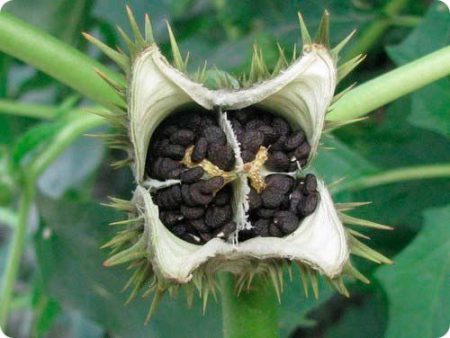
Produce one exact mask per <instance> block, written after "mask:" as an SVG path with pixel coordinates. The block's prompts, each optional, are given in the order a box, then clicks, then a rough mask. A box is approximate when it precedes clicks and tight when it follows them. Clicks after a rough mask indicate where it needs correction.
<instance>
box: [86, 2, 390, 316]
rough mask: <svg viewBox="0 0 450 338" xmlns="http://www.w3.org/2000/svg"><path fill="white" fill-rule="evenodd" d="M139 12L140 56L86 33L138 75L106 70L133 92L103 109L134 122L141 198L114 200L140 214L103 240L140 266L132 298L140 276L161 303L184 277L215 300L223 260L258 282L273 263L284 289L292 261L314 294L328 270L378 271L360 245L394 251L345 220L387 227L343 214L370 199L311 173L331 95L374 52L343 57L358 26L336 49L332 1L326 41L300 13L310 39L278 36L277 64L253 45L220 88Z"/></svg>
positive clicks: (132, 145) (132, 151)
mask: <svg viewBox="0 0 450 338" xmlns="http://www.w3.org/2000/svg"><path fill="white" fill-rule="evenodd" d="M128 16H129V19H130V23H131V28H132V31H133V34H134V38H133V39H130V38H129V37H128V36H126V35H125V33H123V31H122V30H120V34H121V35H122V36H123V38H124V40H125V43H126V44H127V45H128V48H129V54H128V55H127V54H125V53H124V52H123V51H122V50H119V51H116V50H113V49H111V48H109V47H107V46H106V45H104V44H103V43H101V42H100V41H98V40H96V39H94V38H93V37H91V36H87V38H88V39H89V40H90V41H91V42H93V43H94V44H95V45H96V46H97V47H99V48H100V49H101V50H102V51H104V52H105V53H106V55H108V56H109V57H110V58H111V59H113V60H114V61H115V62H116V63H117V64H118V65H119V67H121V68H122V69H123V70H124V73H125V75H126V77H127V79H128V82H127V84H126V85H124V84H122V83H117V82H116V81H114V80H112V79H109V78H108V77H106V76H105V75H103V74H100V75H102V76H103V77H104V79H105V80H106V81H107V82H108V83H109V84H110V85H111V86H112V87H113V88H114V89H116V90H117V92H118V93H119V95H120V96H121V97H122V98H123V106H120V107H117V109H116V110H115V111H113V112H108V113H104V114H103V116H104V117H106V118H109V119H110V120H111V121H112V122H113V123H114V125H115V126H118V128H121V127H123V126H126V128H124V129H121V130H122V132H123V134H122V135H121V136H120V140H121V142H123V145H124V147H125V148H127V149H129V153H128V155H129V158H128V159H126V160H124V161H121V162H120V163H119V164H125V163H131V166H132V169H133V173H134V178H135V181H136V182H137V186H136V189H135V191H134V196H133V198H132V200H131V201H123V200H119V199H113V201H112V206H113V207H115V208H117V209H120V210H123V211H125V212H126V213H127V214H128V219H127V220H125V221H121V222H118V224H122V225H124V227H125V228H124V230H123V231H120V232H118V234H117V235H116V237H114V238H113V239H112V240H111V241H110V242H109V243H107V244H106V245H105V246H106V247H110V248H112V249H113V255H112V257H110V258H109V259H108V260H107V261H106V262H105V266H113V265H117V264H122V263H128V264H130V265H131V267H132V268H134V269H135V271H136V272H135V273H134V274H133V275H132V276H131V278H130V281H129V283H128V284H127V285H128V286H132V287H133V291H132V296H131V298H132V297H134V296H135V295H136V293H137V292H138V290H139V289H141V288H149V289H148V290H146V291H145V294H150V293H151V292H154V293H155V296H154V301H153V304H152V307H151V310H150V314H149V315H151V314H152V313H153V311H154V310H155V308H156V304H157V303H158V301H159V300H160V299H161V296H162V295H163V294H164V293H165V292H169V293H170V294H175V293H176V290H177V289H178V288H180V287H182V286H185V287H186V291H187V295H188V299H191V298H192V296H193V293H194V289H198V290H199V291H200V292H199V293H200V295H201V296H202V297H203V299H204V302H205V304H206V301H207V299H208V294H209V293H210V292H214V291H215V290H214V289H215V287H216V283H215V275H216V273H217V272H221V271H230V272H232V273H233V274H235V275H236V281H237V290H241V289H242V288H243V287H244V286H246V287H250V285H251V282H252V280H253V277H254V275H255V274H256V273H263V274H266V275H269V276H270V277H271V278H270V280H272V281H273V283H274V286H275V290H276V291H277V293H278V294H279V292H280V291H281V287H280V280H281V279H282V275H283V274H282V267H283V265H284V264H286V263H291V262H294V263H296V264H297V265H298V266H299V267H300V268H301V270H302V273H305V274H306V275H307V276H308V278H306V279H305V280H304V283H306V284H305V286H306V287H307V284H308V283H310V284H311V285H312V287H313V290H314V292H315V293H317V276H318V275H322V276H324V277H325V278H327V279H328V280H329V281H330V283H331V284H332V285H334V286H335V287H336V289H337V290H338V291H339V292H341V293H342V294H345V295H347V294H348V292H347V289H346V288H345V286H344V284H343V276H345V275H347V276H351V277H354V278H357V279H360V280H362V281H363V282H368V281H367V279H366V278H365V277H364V276H363V275H362V274H361V273H360V272H359V271H358V270H356V268H354V267H353V265H352V264H351V262H350V254H354V255H357V256H361V257H364V258H366V259H369V260H372V261H374V262H377V263H390V260H389V259H387V258H386V257H384V256H383V255H381V254H379V253H377V252H376V251H374V250H372V249H370V248H369V247H368V246H366V245H365V244H363V243H362V242H361V241H360V240H359V239H357V238H358V237H365V236H362V235H360V234H359V233H358V232H357V231H355V230H353V229H350V228H347V227H345V226H344V225H343V223H347V224H350V225H361V226H366V227H372V228H378V229H388V227H386V226H383V225H379V224H376V223H372V222H369V221H364V220H360V219H356V218H353V217H351V216H348V215H346V214H344V213H343V212H344V211H346V210H350V209H352V208H354V207H356V206H358V205H361V204H360V203H345V204H342V205H335V204H334V203H333V201H332V199H331V196H330V193H329V192H328V189H327V188H326V186H325V183H324V182H323V181H322V180H321V179H317V176H316V175H315V174H308V175H306V177H305V173H304V172H303V170H304V169H305V168H307V167H308V165H309V164H310V163H311V161H312V160H313V159H314V156H315V154H316V152H317V150H318V147H319V140H320V138H321V135H322V132H323V130H324V128H325V127H326V125H325V115H326V113H327V112H328V111H329V107H330V105H331V104H332V103H333V101H335V100H337V99H339V97H340V95H337V96H336V97H334V98H333V95H334V92H335V88H336V85H337V83H338V82H339V81H340V80H341V79H342V78H343V77H344V76H346V75H347V74H348V73H349V72H350V71H351V70H352V69H353V68H354V67H356V65H357V64H358V63H359V62H360V61H361V60H362V57H361V56H358V57H356V58H354V59H352V60H350V61H348V62H347V63H344V64H342V65H338V61H339V52H340V51H341V49H342V48H343V47H344V45H345V44H346V43H347V42H348V40H349V39H350V36H351V35H350V36H349V37H348V38H346V39H345V40H344V41H343V42H341V43H340V44H338V45H337V46H336V47H334V48H333V49H330V48H329V45H328V25H329V23H328V20H329V18H328V13H326V12H325V14H324V16H323V18H322V21H321V23H320V26H319V32H318V34H317V38H316V39H315V40H314V41H313V40H312V39H311V37H310V34H309V32H308V30H307V29H306V26H305V24H304V22H303V19H302V17H301V16H299V19H300V30H301V33H302V38H303V48H302V52H301V54H300V55H299V56H297V54H296V53H295V52H294V55H293V57H292V61H291V60H290V58H288V57H287V56H286V55H285V54H284V52H283V50H282V49H281V48H280V57H279V60H278V62H277V64H276V65H275V67H274V68H273V70H272V71H271V72H269V70H268V67H267V66H266V64H265V62H264V59H263V56H262V51H261V49H259V48H258V47H255V49H254V55H253V58H252V65H251V69H250V72H249V74H246V75H244V76H243V77H242V78H241V79H240V80H239V79H233V78H232V77H231V76H229V75H227V76H225V75H223V76H222V75H221V74H222V73H219V75H218V76H217V78H218V79H219V83H218V87H219V89H214V90H213V89H209V88H207V87H206V86H205V85H204V83H205V80H206V74H207V73H206V70H205V69H202V70H200V71H199V72H198V73H197V74H196V75H194V76H189V75H188V74H186V69H187V58H186V59H183V57H182V56H181V54H180V51H179V48H178V45H177V43H176V40H175V37H174V35H173V33H172V30H171V28H170V26H169V27H168V30H169V37H170V43H171V46H172V54H173V62H172V63H169V62H168V61H167V59H166V58H165V57H164V56H163V55H162V54H161V52H160V50H159V48H158V46H157V45H156V43H155V42H154V39H153V34H152V26H151V23H150V19H149V17H148V16H146V17H145V34H144V36H143V35H142V34H141V33H140V31H139V29H138V25H137V23H136V21H135V18H134V16H133V14H132V12H131V11H130V10H129V9H128ZM186 107H189V108H186ZM342 124H344V123H342ZM331 127H333V128H335V127H336V125H333V126H331ZM115 135H117V134H115ZM114 137H116V136H114ZM114 142H115V143H117V142H118V140H116V141H114ZM179 146H180V147H183V148H184V149H185V150H184V153H183V156H182V158H181V159H180V149H181V148H179ZM199 168H200V169H199ZM180 179H181V180H180Z"/></svg>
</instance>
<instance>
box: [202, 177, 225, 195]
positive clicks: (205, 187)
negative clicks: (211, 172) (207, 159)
mask: <svg viewBox="0 0 450 338" xmlns="http://www.w3.org/2000/svg"><path fill="white" fill-rule="evenodd" d="M201 183H202V184H201V185H200V192H202V193H204V194H212V193H215V192H217V191H219V189H220V188H222V187H223V185H224V183H225V180H224V179H223V177H222V176H216V177H213V178H210V179H209V180H206V181H202V182H201Z"/></svg>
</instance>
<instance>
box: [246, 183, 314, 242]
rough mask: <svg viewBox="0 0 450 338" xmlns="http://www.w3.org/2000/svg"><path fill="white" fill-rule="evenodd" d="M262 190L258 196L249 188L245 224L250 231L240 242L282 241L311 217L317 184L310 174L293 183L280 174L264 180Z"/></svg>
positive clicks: (247, 231)
mask: <svg viewBox="0 0 450 338" xmlns="http://www.w3.org/2000/svg"><path fill="white" fill-rule="evenodd" d="M265 182H266V188H265V189H264V190H263V191H262V193H261V194H258V193H257V192H256V190H255V189H253V188H251V190H250V194H249V220H250V222H251V224H252V226H253V228H252V229H251V230H246V231H244V232H242V233H240V236H239V238H240V240H246V239H249V238H252V237H255V236H261V237H269V236H270V237H284V236H286V235H289V234H291V233H293V232H294V231H295V230H297V228H298V226H299V223H300V222H301V220H302V219H303V218H305V217H306V216H309V215H311V214H312V213H313V212H314V210H315V209H316V206H317V203H318V201H319V194H318V192H317V190H316V189H317V180H316V177H315V176H314V175H312V174H308V175H306V176H305V177H304V178H299V179H294V178H293V177H291V176H288V175H284V174H273V175H269V176H267V177H266V178H265Z"/></svg>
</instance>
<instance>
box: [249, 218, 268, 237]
mask: <svg viewBox="0 0 450 338" xmlns="http://www.w3.org/2000/svg"><path fill="white" fill-rule="evenodd" d="M269 225H270V221H269V220H268V219H259V220H257V221H256V222H255V224H254V225H253V232H254V234H255V235H256V236H261V237H267V236H269Z"/></svg>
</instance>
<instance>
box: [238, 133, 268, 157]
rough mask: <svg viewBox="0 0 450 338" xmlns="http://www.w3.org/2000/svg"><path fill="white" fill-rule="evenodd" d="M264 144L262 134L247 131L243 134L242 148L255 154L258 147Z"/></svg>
mask: <svg viewBox="0 0 450 338" xmlns="http://www.w3.org/2000/svg"><path fill="white" fill-rule="evenodd" d="M263 143H264V134H263V133H261V132H260V131H256V130H255V131H253V130H251V131H248V132H246V133H245V134H244V138H243V140H242V148H243V149H244V150H249V151H251V152H254V153H256V152H257V151H258V150H259V147H260V146H262V144H263Z"/></svg>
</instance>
